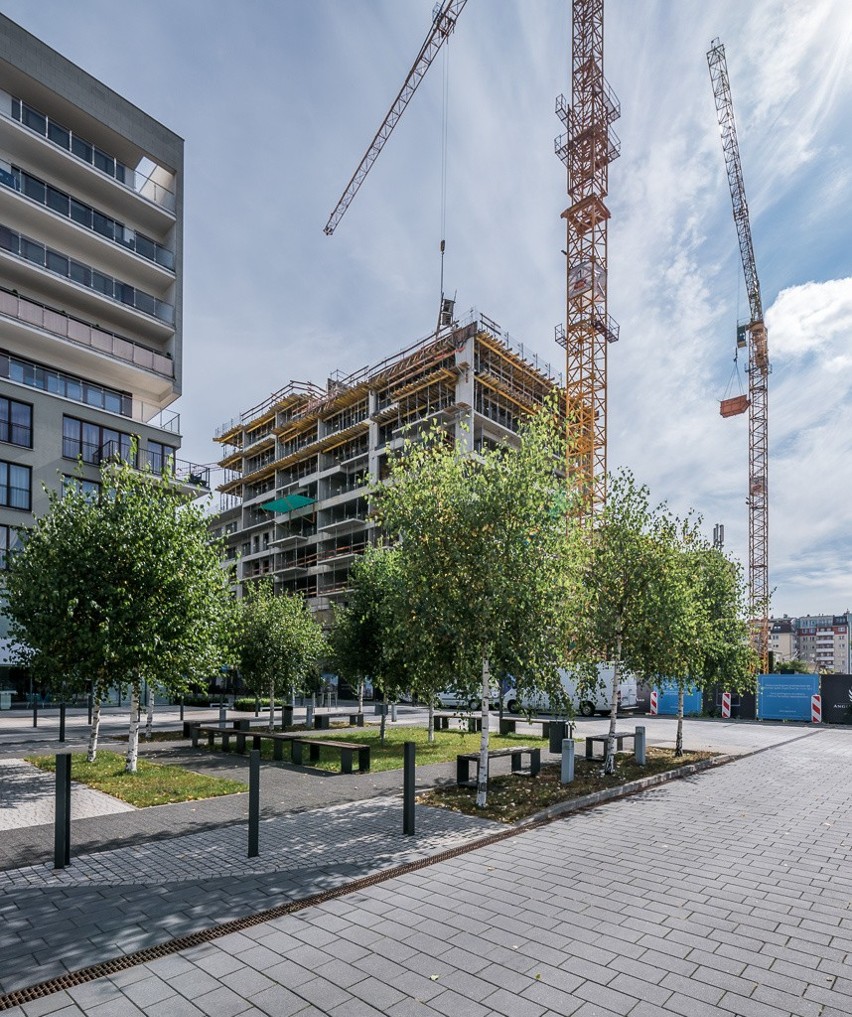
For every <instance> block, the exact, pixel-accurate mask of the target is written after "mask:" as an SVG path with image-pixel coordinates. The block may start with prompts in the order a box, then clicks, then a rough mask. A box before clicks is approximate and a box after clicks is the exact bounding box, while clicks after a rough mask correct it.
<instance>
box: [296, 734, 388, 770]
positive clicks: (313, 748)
mask: <svg viewBox="0 0 852 1017" xmlns="http://www.w3.org/2000/svg"><path fill="white" fill-rule="evenodd" d="M306 746H307V749H308V759H309V761H310V762H312V763H316V762H317V760H318V759H319V757H320V749H334V750H335V751H336V752H339V753H340V772H341V773H352V762H353V759H354V757H355V755H356V754H357V756H358V772H359V773H368V772H369V770H370V746H369V745H362V744H361V743H360V742H343V741H338V740H337V739H329V740H328V741H321V740H320V739H318V738H300V737H299V736H298V735H295V736H291V737H290V749H291V752H292V761H293V763H294V764H295V765H296V766H301V765H302V759H303V752H302V750H303V749H304V748H305V747H306Z"/></svg>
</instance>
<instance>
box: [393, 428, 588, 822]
mask: <svg viewBox="0 0 852 1017" xmlns="http://www.w3.org/2000/svg"><path fill="white" fill-rule="evenodd" d="M520 439H521V440H520V446H519V447H518V448H513V447H511V446H501V447H499V448H495V449H490V450H483V451H482V452H480V453H477V454H476V455H471V454H470V453H468V452H467V451H466V450H465V448H464V446H463V445H461V444H460V443H455V442H453V441H452V440H449V439H448V436H447V434H446V433H445V432H444V431H442V430H440V429H433V430H432V431H429V432H427V433H426V434H424V435H422V436H421V437H419V438H418V439H417V440H416V441H414V440H407V441H406V442H405V444H404V447H403V450H402V454H401V455H399V456H398V457H397V458H396V459H394V460H392V461H391V463H390V476H389V478H388V482H387V483H386V484H384V485H382V486H381V487H380V488H379V489H378V491H377V510H378V515H379V518H380V520H381V523H382V525H383V527H384V529H385V531H386V533H387V534H388V535H389V536H391V537H393V538H395V539H396V538H398V544H397V548H398V553H399V569H400V581H399V587H398V590H399V602H398V606H397V611H396V618H397V624H398V630H397V636H396V644H397V646H398V647H399V652H400V654H401V655H402V656H405V657H406V658H407V659H408V660H409V661H412V660H415V661H416V660H418V659H419V660H420V661H421V662H423V661H425V662H426V663H427V664H428V665H434V664H437V663H439V662H440V663H442V664H443V666H444V667H446V668H448V671H447V673H446V674H445V675H444V676H443V678H444V681H446V678H447V677H448V676H451V678H452V681H453V683H454V684H455V686H456V687H457V688H459V689H460V690H464V691H465V693H466V694H467V695H470V696H471V698H473V697H478V698H481V700H482V739H481V743H480V766H479V786H478V788H477V797H476V801H477V806H479V807H484V806H485V804H486V800H487V781H488V726H489V701H490V698H491V697H490V686H491V674H492V671H494V670H495V669H496V670H498V671H499V672H500V673H511V674H512V675H513V676H514V677H515V680H516V683H517V686H518V688H519V690H520V691H523V690H525V689H530V690H534V689H541V688H546V689H548V690H550V689H554V688H555V687H557V685H558V683H559V675H558V668H559V666H560V664H561V663H562V662H563V658H564V648H565V646H566V636H565V633H566V615H565V611H564V601H565V598H566V586H567V585H568V584H569V583H570V582H571V581H572V580H573V578H574V575H575V572H574V569H573V565H574V562H573V557H572V550H573V547H574V544H573V542H572V540H571V539H570V536H571V535H572V534H573V529H572V528H571V527H570V526H568V525H566V516H565V514H564V512H563V511H561V510H559V509H557V510H554V506H555V505H557V506H558V505H560V504H564V498H563V495H564V492H565V491H566V481H565V480H564V479H563V478H562V477H561V476H560V469H561V467H562V464H564V461H565V460H564V444H563V440H562V435H561V433H560V431H559V428H558V424H557V420H556V416H555V414H554V413H553V412H552V409H550V410H545V411H543V412H542V413H540V414H539V415H538V416H536V417H535V418H531V419H530V420H529V421H528V422H527V423H526V424H524V425H523V426H522V429H521V435H520ZM412 666H413V667H415V674H416V673H418V670H417V666H416V663H415V664H412ZM419 673H420V674H422V673H423V668H422V667H421V668H420V669H419ZM433 680H434V676H433Z"/></svg>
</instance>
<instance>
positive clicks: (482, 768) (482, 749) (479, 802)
mask: <svg viewBox="0 0 852 1017" xmlns="http://www.w3.org/2000/svg"><path fill="white" fill-rule="evenodd" d="M490 705H491V672H490V670H489V667H488V658H487V657H483V658H482V737H481V738H480V739H479V779H478V780H477V782H476V807H477V808H478V809H484V808H485V806H486V804H487V801H488V724H489V712H488V708H489V706H490Z"/></svg>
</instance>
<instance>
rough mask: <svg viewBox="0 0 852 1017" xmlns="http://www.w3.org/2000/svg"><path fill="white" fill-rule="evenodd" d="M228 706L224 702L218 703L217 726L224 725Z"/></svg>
mask: <svg viewBox="0 0 852 1017" xmlns="http://www.w3.org/2000/svg"><path fill="white" fill-rule="evenodd" d="M227 714H228V708H227V706H225V704H224V703H220V704H219V726H220V727H224V725H225V721H226V720H227Z"/></svg>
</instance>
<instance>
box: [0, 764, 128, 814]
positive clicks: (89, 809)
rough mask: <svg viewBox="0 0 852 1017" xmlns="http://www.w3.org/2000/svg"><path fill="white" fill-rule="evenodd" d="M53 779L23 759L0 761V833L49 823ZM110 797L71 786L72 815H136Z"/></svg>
mask: <svg viewBox="0 0 852 1017" xmlns="http://www.w3.org/2000/svg"><path fill="white" fill-rule="evenodd" d="M55 794H56V778H55V777H54V776H53V774H51V773H47V772H46V771H45V770H40V769H39V768H38V767H37V766H33V765H32V764H31V763H26V762H24V760H23V759H0V831H7V830H14V829H18V828H23V827H29V826H38V825H40V824H45V823H52V822H53V812H54V807H55ZM135 811H136V810H135V809H134V808H133V806H132V805H128V804H127V803H126V802H120V801H119V800H118V799H117V798H113V797H112V795H105V794H103V793H102V792H101V791H95V790H93V789H92V788H89V787H85V786H83V785H82V784H74V783H72V785H71V813H72V815H74V816H76V817H77V818H79V819H89V818H91V817H93V816H108V815H113V814H114V813H117V812H135Z"/></svg>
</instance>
